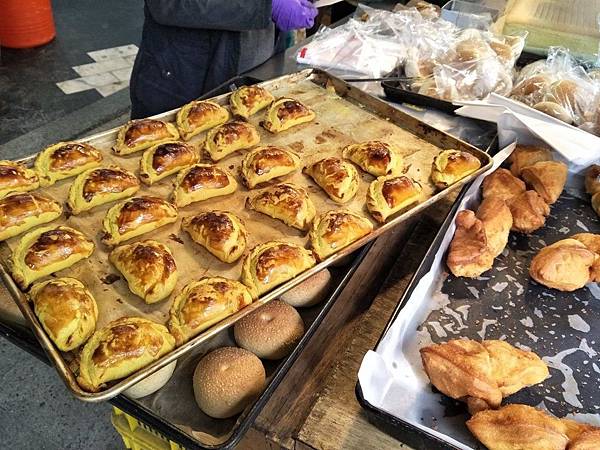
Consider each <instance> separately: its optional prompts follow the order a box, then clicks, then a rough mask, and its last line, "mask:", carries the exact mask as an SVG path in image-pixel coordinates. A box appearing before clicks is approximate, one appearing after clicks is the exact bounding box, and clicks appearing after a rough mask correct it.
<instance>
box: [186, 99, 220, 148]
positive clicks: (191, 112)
mask: <svg viewBox="0 0 600 450" xmlns="http://www.w3.org/2000/svg"><path fill="white" fill-rule="evenodd" d="M228 120H229V111H227V110H226V109H225V108H223V107H222V106H221V105H219V104H218V103H215V102H211V101H209V100H194V101H192V102H190V103H188V104H186V105H183V106H182V107H181V109H180V110H179V111H178V112H177V119H176V121H177V128H178V129H179V134H180V135H181V138H182V139H183V140H185V141H187V140H189V139H191V138H192V137H193V136H196V135H197V134H200V133H202V132H203V131H206V130H210V129H211V128H214V127H216V126H218V125H221V124H223V123H225V122H227V121H228Z"/></svg>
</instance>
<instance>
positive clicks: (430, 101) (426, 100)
mask: <svg viewBox="0 0 600 450" xmlns="http://www.w3.org/2000/svg"><path fill="white" fill-rule="evenodd" d="M408 83H409V82H408V81H382V82H381V86H382V87H383V92H385V96H386V97H387V98H388V99H390V100H392V101H394V102H396V103H408V104H411V105H416V106H423V107H426V108H434V109H438V110H440V111H443V112H445V113H448V114H453V113H454V111H456V110H457V109H458V108H460V106H457V105H454V104H452V102H449V101H446V100H440V99H439V98H434V97H430V96H428V95H423V94H419V93H417V92H413V91H411V90H410V86H409V84H408Z"/></svg>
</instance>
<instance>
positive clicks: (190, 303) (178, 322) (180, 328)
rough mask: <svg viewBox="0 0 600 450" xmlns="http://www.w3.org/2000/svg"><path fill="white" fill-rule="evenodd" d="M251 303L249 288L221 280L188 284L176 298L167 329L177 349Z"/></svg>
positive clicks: (204, 280)
mask: <svg viewBox="0 0 600 450" xmlns="http://www.w3.org/2000/svg"><path fill="white" fill-rule="evenodd" d="M250 303H252V295H250V292H249V291H248V288H246V286H244V285H243V284H242V283H240V282H239V281H234V280H229V279H227V278H223V277H210V278H202V279H201V280H199V281H192V282H190V283H188V284H187V285H186V286H185V287H184V288H183V290H182V291H181V292H180V293H179V294H178V295H177V297H175V300H174V301H173V305H171V309H170V311H169V323H168V327H169V330H170V331H171V334H172V335H173V336H175V341H176V342H177V345H181V344H183V343H184V342H186V341H188V340H190V339H191V338H193V337H194V336H196V335H197V334H199V333H200V332H201V331H203V330H206V329H207V328H209V327H210V326H212V325H214V324H215V323H217V322H220V321H221V320H223V319H225V318H226V317H228V316H230V315H232V314H233V313H236V312H237V311H239V310H241V309H243V308H244V307H245V306H247V305H249V304H250Z"/></svg>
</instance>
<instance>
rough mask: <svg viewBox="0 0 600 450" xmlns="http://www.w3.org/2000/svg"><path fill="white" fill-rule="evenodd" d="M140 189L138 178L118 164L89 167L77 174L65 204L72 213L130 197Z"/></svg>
mask: <svg viewBox="0 0 600 450" xmlns="http://www.w3.org/2000/svg"><path fill="white" fill-rule="evenodd" d="M139 189H140V180H138V179H137V177H136V176H135V175H134V174H133V173H131V172H129V171H128V170H125V169H121V168H120V167H118V166H110V167H103V168H98V169H89V170H86V171H85V172H83V173H81V174H79V175H78V176H77V178H75V181H73V184H72V185H71V188H70V189H69V198H68V199H67V205H68V206H69V208H70V209H71V212H72V213H73V214H81V213H82V212H84V211H88V210H90V209H92V208H94V207H96V206H99V205H103V204H105V203H109V202H114V201H116V200H121V199H123V198H126V197H130V196H132V195H133V194H135V193H136V192H137V191H138V190H139Z"/></svg>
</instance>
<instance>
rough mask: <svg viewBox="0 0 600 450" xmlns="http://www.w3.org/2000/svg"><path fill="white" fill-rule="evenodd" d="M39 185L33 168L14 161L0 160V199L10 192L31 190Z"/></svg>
mask: <svg viewBox="0 0 600 450" xmlns="http://www.w3.org/2000/svg"><path fill="white" fill-rule="evenodd" d="M38 187H40V179H39V177H38V175H37V173H36V172H35V170H32V169H28V168H27V167H25V165H23V164H21V163H18V162H15V161H6V160H5V161H0V199H3V198H4V197H6V196H7V195H8V194H10V193H11V192H27V191H33V190H34V189H37V188H38Z"/></svg>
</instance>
